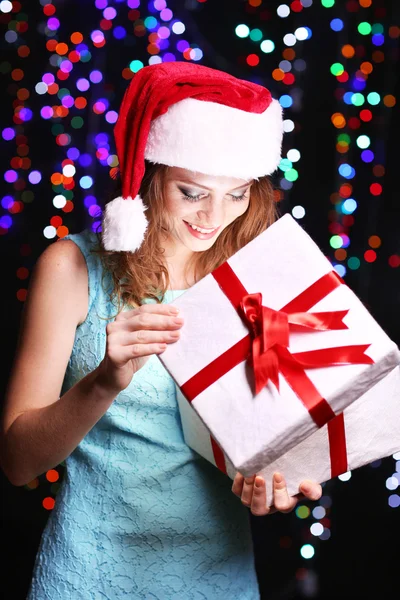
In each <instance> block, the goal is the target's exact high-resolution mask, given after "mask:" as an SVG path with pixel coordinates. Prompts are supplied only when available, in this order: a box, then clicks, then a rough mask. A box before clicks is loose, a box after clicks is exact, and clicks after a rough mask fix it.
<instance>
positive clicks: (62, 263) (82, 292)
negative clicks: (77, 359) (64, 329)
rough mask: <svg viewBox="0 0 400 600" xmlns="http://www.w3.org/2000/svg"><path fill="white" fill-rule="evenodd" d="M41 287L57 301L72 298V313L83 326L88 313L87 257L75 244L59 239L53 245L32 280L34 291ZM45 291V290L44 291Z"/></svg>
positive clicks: (39, 262) (45, 254)
mask: <svg viewBox="0 0 400 600" xmlns="http://www.w3.org/2000/svg"><path fill="white" fill-rule="evenodd" d="M34 286H39V287H40V288H41V292H42V293H43V292H45V291H46V290H49V291H50V292H51V295H52V300H53V302H57V300H58V296H60V297H61V296H63V298H64V300H63V301H62V304H64V302H65V297H67V298H68V302H69V306H70V310H71V311H73V312H74V313H75V314H76V316H77V325H79V324H80V323H82V322H83V321H84V320H85V319H86V316H87V310H88V302H89V297H88V272H87V266H86V261H85V258H84V256H83V254H82V252H81V250H80V249H79V247H78V246H77V244H75V242H73V241H72V240H59V241H58V242H54V243H53V244H50V245H49V246H48V247H47V248H46V249H45V250H44V251H43V252H42V254H41V255H40V256H39V258H38V260H37V261H36V264H35V268H34V271H33V273H32V278H31V289H33V287H34ZM43 288H45V289H43Z"/></svg>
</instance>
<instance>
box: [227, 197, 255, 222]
mask: <svg viewBox="0 0 400 600" xmlns="http://www.w3.org/2000/svg"><path fill="white" fill-rule="evenodd" d="M249 204H250V200H242V201H240V202H234V201H232V202H231V203H230V206H229V210H228V211H227V217H228V219H227V220H228V222H229V223H232V221H234V220H235V219H237V218H238V217H241V216H242V215H244V213H245V212H246V210H247V209H248V207H249Z"/></svg>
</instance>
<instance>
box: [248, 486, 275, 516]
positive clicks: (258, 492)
mask: <svg viewBox="0 0 400 600" xmlns="http://www.w3.org/2000/svg"><path fill="white" fill-rule="evenodd" d="M251 512H252V513H253V515H255V516H256V517H261V516H264V515H267V514H268V513H269V512H270V508H269V507H268V506H267V488H266V485H265V480H264V479H263V478H262V477H259V476H257V477H255V479H254V486H253V497H252V499H251Z"/></svg>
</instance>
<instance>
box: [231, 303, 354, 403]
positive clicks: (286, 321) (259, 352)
mask: <svg viewBox="0 0 400 600" xmlns="http://www.w3.org/2000/svg"><path fill="white" fill-rule="evenodd" d="M240 309H241V312H242V314H243V316H244V318H245V321H246V322H247V324H248V326H249V329H250V333H251V337H252V344H251V355H250V356H249V360H250V362H251V364H252V367H253V371H254V380H255V392H256V394H258V393H259V392H260V391H261V390H262V388H263V387H265V386H266V385H267V383H268V381H271V382H272V383H273V384H274V385H275V387H276V389H277V390H278V391H279V371H280V370H282V369H281V367H280V363H281V362H282V361H283V362H289V363H290V364H291V365H292V367H293V363H294V359H293V356H292V354H291V353H290V352H289V329H290V327H291V326H292V327H291V328H293V329H299V330H300V331H304V330H307V329H308V330H313V331H327V330H332V329H347V325H346V324H345V323H343V318H344V317H345V316H346V315H347V313H348V310H342V311H330V312H320V313H308V312H296V313H290V314H288V313H287V312H284V311H282V310H274V309H272V308H269V307H268V306H263V304H262V294H261V293H260V292H257V293H255V294H245V295H244V296H243V298H242V300H241V302H240ZM282 348H286V350H287V352H284V353H282V352H281V351H280V349H282ZM327 354H328V356H327V360H326V361H325V365H327V364H329V351H328V353H327ZM296 362H298V361H296ZM321 362H322V364H321V366H322V365H323V364H324V363H323V361H321ZM304 366H305V365H304ZM313 366H315V365H313Z"/></svg>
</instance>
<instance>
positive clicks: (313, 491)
mask: <svg viewBox="0 0 400 600" xmlns="http://www.w3.org/2000/svg"><path fill="white" fill-rule="evenodd" d="M299 491H300V492H301V493H302V494H303V495H304V497H305V498H307V500H312V501H315V500H319V499H320V498H321V496H322V486H321V485H320V484H319V483H317V482H316V481H311V480H310V479H306V480H304V481H302V482H301V484H300V486H299Z"/></svg>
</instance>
